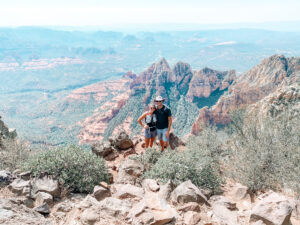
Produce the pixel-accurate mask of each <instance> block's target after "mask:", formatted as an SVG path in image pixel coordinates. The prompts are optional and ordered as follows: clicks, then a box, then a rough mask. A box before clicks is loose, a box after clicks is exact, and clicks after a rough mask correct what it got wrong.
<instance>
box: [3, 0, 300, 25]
mask: <svg viewBox="0 0 300 225" xmlns="http://www.w3.org/2000/svg"><path fill="white" fill-rule="evenodd" d="M299 12H300V0H244V1H243V0H228V1H222V0H205V1H204V0H182V1H176V0H147V1H142V0H129V1H128V0H105V1H104V0H49V1H48V0H0V26H20V25H61V26H84V25H90V26H102V25H122V24H124V25H128V24H157V23H197V24H223V23H224V24H228V23H245V22H267V21H300V13H299Z"/></svg>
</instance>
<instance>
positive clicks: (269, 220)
mask: <svg viewBox="0 0 300 225" xmlns="http://www.w3.org/2000/svg"><path fill="white" fill-rule="evenodd" d="M292 211H293V206H292V204H291V203H290V201H288V199H287V198H286V197H284V196H283V195H281V194H278V193H275V192H272V193H271V194H269V195H267V196H266V197H263V198H262V199H261V200H260V201H259V202H258V203H257V204H256V205H255V206H254V208H253V209H252V211H251V217H250V221H252V222H253V221H257V220H262V221H263V222H264V223H266V224H267V225H288V224H289V223H290V217H291V214H292Z"/></svg>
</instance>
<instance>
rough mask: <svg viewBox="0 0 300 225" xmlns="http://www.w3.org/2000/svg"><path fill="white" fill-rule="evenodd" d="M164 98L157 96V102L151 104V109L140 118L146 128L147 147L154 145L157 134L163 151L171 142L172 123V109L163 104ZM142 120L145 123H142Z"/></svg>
mask: <svg viewBox="0 0 300 225" xmlns="http://www.w3.org/2000/svg"><path fill="white" fill-rule="evenodd" d="M163 102H164V99H163V98H162V97H161V96H157V97H156V98H155V99H154V103H155V104H150V105H149V111H147V112H145V113H144V114H143V115H141V116H140V118H139V119H138V123H139V124H140V125H141V126H142V127H143V128H144V129H145V131H144V135H145V145H146V146H145V147H146V148H148V147H149V146H150V147H152V146H153V142H154V141H155V138H156V136H158V139H159V141H160V146H161V151H163V150H164V149H165V148H166V147H168V144H169V135H170V129H171V125H172V114H171V110H170V109H169V108H168V107H167V106H165V105H164V104H163ZM142 120H143V121H144V122H145V124H143V123H142Z"/></svg>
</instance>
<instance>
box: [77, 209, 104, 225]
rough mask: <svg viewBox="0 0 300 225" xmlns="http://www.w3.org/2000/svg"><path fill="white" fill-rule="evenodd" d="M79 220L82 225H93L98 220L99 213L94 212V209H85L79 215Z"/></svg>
mask: <svg viewBox="0 0 300 225" xmlns="http://www.w3.org/2000/svg"><path fill="white" fill-rule="evenodd" d="M80 220H81V222H82V223H83V224H91V225H92V224H95V223H96V222H98V221H99V220H100V213H99V212H97V211H96V209H95V207H92V208H89V209H86V210H84V211H83V213H82V214H81V215H80Z"/></svg>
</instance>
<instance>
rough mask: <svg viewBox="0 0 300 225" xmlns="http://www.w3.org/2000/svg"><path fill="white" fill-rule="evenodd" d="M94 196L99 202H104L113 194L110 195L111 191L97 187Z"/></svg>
mask: <svg viewBox="0 0 300 225" xmlns="http://www.w3.org/2000/svg"><path fill="white" fill-rule="evenodd" d="M93 196H94V197H95V198H96V199H97V200H98V201H102V200H103V199H105V198H107V197H110V196H111V193H110V190H109V189H107V188H104V187H102V186H95V187H94V191H93Z"/></svg>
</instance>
